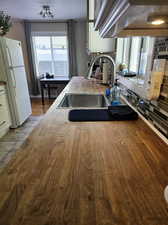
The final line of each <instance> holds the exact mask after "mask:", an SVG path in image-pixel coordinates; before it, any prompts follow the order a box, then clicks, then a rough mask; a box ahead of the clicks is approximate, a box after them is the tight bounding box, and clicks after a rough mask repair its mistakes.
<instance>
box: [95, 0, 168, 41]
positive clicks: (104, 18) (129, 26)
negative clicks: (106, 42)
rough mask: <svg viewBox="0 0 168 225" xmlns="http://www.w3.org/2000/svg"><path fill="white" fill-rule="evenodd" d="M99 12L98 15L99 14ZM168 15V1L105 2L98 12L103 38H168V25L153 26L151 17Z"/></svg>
mask: <svg viewBox="0 0 168 225" xmlns="http://www.w3.org/2000/svg"><path fill="white" fill-rule="evenodd" d="M97 11H98V13H97ZM166 15H168V0H111V1H108V0H103V1H102V4H101V7H100V8H99V10H96V15H95V17H96V18H95V29H96V30H99V33H100V36H101V37H104V38H105V37H106V38H109V37H125V36H156V37H164V36H168V23H164V24H161V25H157V26H156V25H152V24H150V23H149V21H148V19H149V17H151V16H152V17H157V16H166Z"/></svg>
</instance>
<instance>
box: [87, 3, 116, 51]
mask: <svg viewBox="0 0 168 225" xmlns="http://www.w3.org/2000/svg"><path fill="white" fill-rule="evenodd" d="M106 2H107V0H106ZM95 3H96V7H95ZM102 4H104V1H102V0H97V1H95V0H89V12H88V15H89V19H88V20H89V23H88V28H87V29H88V50H89V52H91V53H97V52H101V53H109V52H114V51H115V39H113V38H102V37H100V34H99V31H98V30H95V23H94V18H95V17H97V15H96V14H98V13H99V8H101V6H102ZM98 6H99V8H98ZM95 10H96V11H95ZM101 21H102V18H101Z"/></svg>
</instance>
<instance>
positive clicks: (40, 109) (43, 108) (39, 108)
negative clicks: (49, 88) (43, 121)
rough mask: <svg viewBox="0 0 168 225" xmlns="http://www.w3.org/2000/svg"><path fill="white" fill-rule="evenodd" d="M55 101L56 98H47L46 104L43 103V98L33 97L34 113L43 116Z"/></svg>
mask: <svg viewBox="0 0 168 225" xmlns="http://www.w3.org/2000/svg"><path fill="white" fill-rule="evenodd" d="M53 102H54V99H50V100H48V99H46V100H45V105H42V103H41V98H32V99H31V105H32V115H33V116H41V115H43V114H45V113H46V112H47V110H48V109H49V108H50V106H51V105H52V103H53Z"/></svg>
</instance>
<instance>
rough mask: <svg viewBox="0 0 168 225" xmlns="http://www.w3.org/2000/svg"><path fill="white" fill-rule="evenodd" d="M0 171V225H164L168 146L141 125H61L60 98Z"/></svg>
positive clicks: (75, 85)
mask: <svg viewBox="0 0 168 225" xmlns="http://www.w3.org/2000/svg"><path fill="white" fill-rule="evenodd" d="M103 90H104V87H102V86H99V85H98V84H96V82H94V81H88V80H85V79H82V78H73V80H72V81H71V82H70V83H69V84H68V86H67V87H66V88H65V89H64V91H63V93H62V94H61V95H60V96H59V97H58V98H57V100H56V101H55V103H54V104H53V105H52V107H51V108H50V110H49V111H48V113H47V114H46V116H45V117H44V119H42V121H41V122H40V123H39V125H38V126H37V127H36V128H35V129H34V131H33V132H32V133H31V135H30V136H29V137H28V139H27V140H26V142H25V143H24V145H23V146H22V150H21V151H18V153H17V154H16V155H15V157H14V158H13V159H12V160H11V161H10V162H9V164H8V165H7V166H6V167H5V168H4V169H3V170H2V171H1V173H0V225H13V224H14V225H50V224H53V225H57V224H59V225H65V224H66V225H105V224H108V225H142V224H143V225H155V224H156V225H166V224H167V222H168V206H167V205H166V203H165V201H164V197H163V191H164V188H165V187H166V185H167V184H168V147H167V146H166V145H165V144H164V143H163V142H162V140H161V139H160V138H159V137H158V136H157V135H155V133H154V132H153V131H152V130H151V129H149V127H147V125H146V124H145V123H144V122H143V121H142V120H141V119H139V120H137V121H121V122H117V121H114V122H85V123H81V122H80V123H79V122H74V123H73V122H69V121H68V119H67V115H68V110H65V109H57V108H56V107H57V105H58V104H59V102H60V101H61V99H62V97H63V96H64V94H65V93H67V92H71V93H79V92H80V93H86V92H87V93H100V92H103Z"/></svg>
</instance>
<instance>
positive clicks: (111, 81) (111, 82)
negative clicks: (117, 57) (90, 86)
mask: <svg viewBox="0 0 168 225" xmlns="http://www.w3.org/2000/svg"><path fill="white" fill-rule="evenodd" d="M101 58H106V59H108V60H109V61H110V62H111V64H112V67H113V74H111V79H110V84H111V85H112V86H113V84H114V80H115V75H116V66H115V62H114V59H113V58H112V57H111V56H110V55H105V54H100V55H97V56H96V57H95V58H94V60H93V61H92V64H91V66H90V68H89V71H88V79H90V78H91V76H92V71H93V66H94V64H95V62H96V61H97V60H98V59H101Z"/></svg>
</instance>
